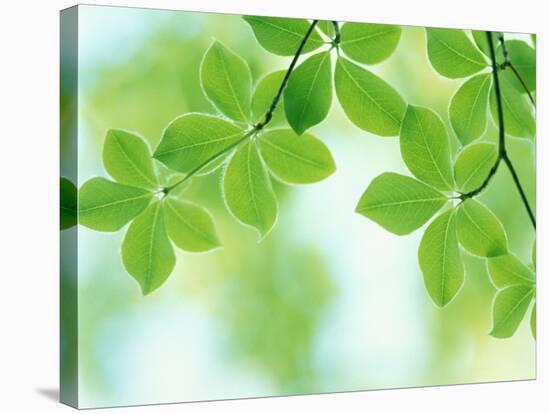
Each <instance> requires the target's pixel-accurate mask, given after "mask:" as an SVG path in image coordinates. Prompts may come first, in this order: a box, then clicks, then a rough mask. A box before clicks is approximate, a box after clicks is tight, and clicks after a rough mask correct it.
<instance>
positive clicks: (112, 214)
mask: <svg viewBox="0 0 550 414" xmlns="http://www.w3.org/2000/svg"><path fill="white" fill-rule="evenodd" d="M153 195H154V194H153V193H152V192H150V191H147V190H144V189H141V188H137V187H130V186H128V185H124V184H119V183H115V182H113V181H109V180H106V179H105V178H102V177H95V178H92V179H90V180H88V181H86V182H85V183H84V184H83V185H82V187H81V188H80V191H79V193H78V204H79V206H78V220H79V223H80V224H82V225H83V226H86V227H89V228H91V229H94V230H98V231H117V230H120V229H121V228H122V227H124V226H125V225H126V224H127V223H128V222H129V221H130V220H132V219H133V218H134V217H136V216H137V215H138V214H139V213H141V212H142V211H143V210H144V209H145V208H146V207H147V205H148V204H149V202H150V201H151V199H152V198H153Z"/></svg>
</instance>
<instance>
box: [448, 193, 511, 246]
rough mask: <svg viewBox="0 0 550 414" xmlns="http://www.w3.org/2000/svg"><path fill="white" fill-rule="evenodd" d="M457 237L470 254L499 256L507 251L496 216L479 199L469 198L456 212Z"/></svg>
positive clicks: (503, 232) (504, 237) (501, 228)
mask: <svg viewBox="0 0 550 414" xmlns="http://www.w3.org/2000/svg"><path fill="white" fill-rule="evenodd" d="M457 229H458V238H459V240H460V243H461V244H462V246H463V247H464V248H465V249H466V250H467V251H468V252H470V253H471V254H474V255H476V256H481V257H495V256H501V255H503V254H506V253H507V252H508V240H507V239H506V232H505V231H504V227H503V226H502V224H501V223H500V220H499V219H498V218H497V216H496V215H495V214H494V213H493V212H492V211H491V210H489V209H488V208H487V207H486V206H485V205H483V204H481V203H480V202H479V201H477V200H474V199H472V198H469V199H467V200H465V201H464V202H463V203H461V204H460V206H459V207H458V212H457Z"/></svg>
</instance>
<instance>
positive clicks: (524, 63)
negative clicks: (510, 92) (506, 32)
mask: <svg viewBox="0 0 550 414" xmlns="http://www.w3.org/2000/svg"><path fill="white" fill-rule="evenodd" d="M505 44H506V50H507V51H508V58H509V59H510V61H511V62H512V64H513V65H514V67H515V68H516V69H517V71H518V72H519V74H520V76H521V78H522V79H523V80H524V82H525V84H526V85H527V89H529V91H531V92H532V91H534V90H535V89H536V86H537V56H536V52H535V49H533V48H532V47H531V46H529V45H528V44H527V43H525V42H524V41H522V40H517V39H513V40H507V41H506V42H505ZM499 53H500V54H502V47H500V48H499ZM501 73H503V74H506V75H505V76H506V77H507V78H509V82H510V83H511V84H512V85H513V86H514V87H515V88H516V89H517V90H518V91H519V92H520V93H524V92H525V89H524V88H523V86H522V85H521V82H520V81H519V80H518V78H517V77H516V76H515V75H514V74H513V73H512V69H510V68H506V69H505V70H504V72H501Z"/></svg>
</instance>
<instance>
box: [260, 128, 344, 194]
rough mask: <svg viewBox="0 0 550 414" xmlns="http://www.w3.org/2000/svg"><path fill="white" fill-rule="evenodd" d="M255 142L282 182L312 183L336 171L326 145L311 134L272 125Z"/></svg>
mask: <svg viewBox="0 0 550 414" xmlns="http://www.w3.org/2000/svg"><path fill="white" fill-rule="evenodd" d="M257 142H258V147H259V148H260V152H261V155H262V158H263V159H264V161H265V163H266V165H267V167H268V168H269V170H270V171H271V172H272V173H273V175H275V176H276V177H277V178H279V179H280V180H282V181H284V182H287V183H291V184H308V183H315V182H317V181H321V180H324V179H325V178H327V177H328V176H329V175H331V174H332V173H333V172H334V171H336V165H335V164H334V160H333V158H332V155H331V154H330V151H329V149H328V148H327V146H326V145H325V144H324V143H323V142H322V141H321V140H319V139H317V138H316V137H314V136H313V135H311V134H307V133H306V134H304V135H302V136H298V135H296V134H295V133H294V131H292V130H291V129H275V130H271V131H268V132H266V133H264V134H262V135H261V136H260V137H259V138H258V141H257Z"/></svg>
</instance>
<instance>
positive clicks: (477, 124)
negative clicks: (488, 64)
mask: <svg viewBox="0 0 550 414" xmlns="http://www.w3.org/2000/svg"><path fill="white" fill-rule="evenodd" d="M491 79H492V75H491V74H490V73H483V74H481V75H476V76H473V77H472V78H470V79H468V80H467V81H466V82H464V83H463V84H462V85H461V86H460V88H458V90H457V91H456V93H455V94H454V96H453V98H452V100H451V106H450V107H449V115H450V118H451V125H452V126H453V130H454V131H455V133H456V136H457V137H458V139H459V140H460V142H462V145H466V144H468V143H470V142H472V141H474V140H476V139H478V138H479V137H480V136H482V135H483V133H484V132H485V129H486V128H487V112H488V109H489V91H490V89H491Z"/></svg>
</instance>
